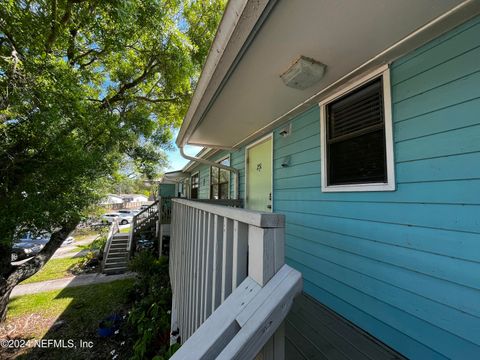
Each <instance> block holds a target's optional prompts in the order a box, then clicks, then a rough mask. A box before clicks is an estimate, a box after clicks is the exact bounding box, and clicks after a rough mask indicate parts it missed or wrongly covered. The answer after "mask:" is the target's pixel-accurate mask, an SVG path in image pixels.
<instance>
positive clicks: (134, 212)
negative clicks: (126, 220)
mask: <svg viewBox="0 0 480 360" xmlns="http://www.w3.org/2000/svg"><path fill="white" fill-rule="evenodd" d="M117 212H118V213H119V214H120V216H121V215H124V216H125V215H126V216H135V215H137V214H138V213H139V212H140V210H132V209H130V210H127V209H123V210H118V211H117Z"/></svg>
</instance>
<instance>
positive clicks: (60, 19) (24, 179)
mask: <svg viewBox="0 0 480 360" xmlns="http://www.w3.org/2000/svg"><path fill="white" fill-rule="evenodd" d="M223 6H224V0H191V1H188V0H39V1H34V0H30V1H28V0H24V1H20V0H4V1H2V5H1V7H0V321H2V320H4V319H5V314H6V307H7V303H8V298H9V295H10V292H11V290H12V289H13V287H14V286H15V285H16V284H17V283H18V282H20V281H22V280H23V279H25V278H27V277H29V276H31V275H33V274H34V273H35V272H36V271H38V270H39V269H40V268H41V266H43V264H44V263H45V262H46V261H48V259H49V258H50V257H51V255H52V254H53V252H54V251H55V250H56V249H57V248H58V246H60V244H61V243H62V242H63V240H64V239H65V237H66V236H67V235H68V234H69V233H70V232H71V231H72V230H73V229H74V228H75V226H76V224H77V223H78V221H79V219H80V218H81V216H82V214H84V212H85V210H86V209H87V208H88V207H89V206H90V205H91V204H92V203H94V202H95V201H96V200H97V199H98V198H99V196H101V195H102V191H101V190H102V185H103V184H104V183H105V182H106V181H108V179H109V178H110V179H111V177H112V176H113V175H114V174H115V173H116V172H117V171H118V170H119V167H120V166H121V164H123V163H125V162H128V163H129V164H130V166H134V167H135V169H136V171H138V172H141V173H144V174H145V176H147V177H148V176H152V175H154V173H155V171H156V170H158V164H162V163H164V162H165V156H164V154H163V153H162V151H161V150H162V148H165V147H166V146H168V144H169V142H170V140H171V137H172V129H173V128H174V127H176V126H178V125H179V124H180V122H181V119H182V117H183V115H184V113H185V111H186V109H187V106H188V101H189V99H190V96H191V94H192V88H193V87H194V85H195V81H196V79H197V77H198V74H199V71H200V68H201V65H202V62H203V61H204V59H205V56H206V54H207V52H208V47H209V46H210V43H211V40H212V38H213V34H214V33H215V29H216V26H217V24H218V22H219V20H220V16H221V11H222V9H223ZM24 229H37V230H48V231H50V232H52V233H53V235H52V237H51V240H50V242H49V243H48V244H47V245H46V246H45V248H44V249H43V250H42V252H41V253H40V254H39V255H37V256H36V257H35V258H33V259H32V260H30V261H28V262H27V263H25V264H23V265H20V266H12V265H11V264H10V253H11V247H12V241H13V240H14V238H15V236H16V234H18V233H19V232H21V231H22V230H24Z"/></svg>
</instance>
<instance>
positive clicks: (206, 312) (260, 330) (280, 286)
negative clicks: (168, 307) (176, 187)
mask: <svg viewBox="0 0 480 360" xmlns="http://www.w3.org/2000/svg"><path fill="white" fill-rule="evenodd" d="M172 206H173V208H172V234H171V240H170V278H171V283H172V291H173V306H172V307H173V309H172V329H173V330H176V329H177V328H178V330H179V335H180V337H181V341H182V343H183V345H182V347H181V348H180V350H179V351H178V352H177V353H176V354H175V355H174V357H173V358H172V359H192V360H193V359H215V358H224V359H233V358H236V359H252V358H254V357H255V355H257V354H258V353H259V352H260V351H261V350H262V348H263V349H264V350H263V352H262V354H263V358H264V359H265V358H271V359H273V358H275V359H279V360H280V359H282V358H283V336H281V334H279V335H278V336H273V334H274V333H275V331H276V330H277V328H279V327H280V325H281V323H282V321H283V319H284V317H285V316H286V314H287V313H288V310H289V308H290V306H291V303H292V301H293V298H294V296H295V295H296V294H298V293H299V292H300V291H301V288H302V280H301V275H300V273H298V272H297V271H295V270H293V269H291V268H290V267H288V266H287V265H284V226H285V218H284V216H283V215H281V214H273V213H260V212H255V211H249V210H244V209H238V208H232V207H226V206H218V205H212V204H207V203H202V202H195V201H188V200H183V199H174V200H173V205H172ZM212 314H213V315H212ZM207 319H208V320H207ZM280 331H281V328H280ZM274 339H275V340H274ZM275 341H276V343H275ZM266 344H267V346H266V347H264V345H266ZM274 354H275V355H274Z"/></svg>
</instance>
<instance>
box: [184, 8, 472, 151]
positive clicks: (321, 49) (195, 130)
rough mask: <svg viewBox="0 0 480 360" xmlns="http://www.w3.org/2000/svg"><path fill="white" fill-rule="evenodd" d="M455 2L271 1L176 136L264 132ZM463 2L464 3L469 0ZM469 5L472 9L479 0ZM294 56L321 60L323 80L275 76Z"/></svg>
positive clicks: (231, 137)
mask: <svg viewBox="0 0 480 360" xmlns="http://www.w3.org/2000/svg"><path fill="white" fill-rule="evenodd" d="M461 3H462V1H460V0H436V1H431V0H402V1H385V0H362V1H352V0H302V1H291V0H278V1H277V4H276V5H275V6H274V7H273V9H272V10H271V12H270V15H269V16H268V18H267V19H266V20H265V22H264V23H263V26H262V27H261V28H260V30H259V31H258V32H257V34H256V36H255V38H254V41H252V42H251V43H250V45H249V47H248V48H247V50H246V51H245V53H244V54H243V57H242V59H241V61H240V62H239V63H238V65H237V66H236V68H235V69H234V70H233V71H232V72H231V73H230V76H229V78H228V79H227V78H225V79H224V82H223V87H221V88H217V86H216V85H215V87H216V89H215V90H216V96H213V97H212V99H213V100H212V99H202V100H204V101H205V100H207V101H208V102H209V106H207V107H206V109H207V110H201V109H200V108H199V109H192V108H191V109H190V110H189V114H191V115H190V118H187V119H186V121H185V122H184V126H183V127H182V131H181V132H180V134H181V136H180V138H179V139H177V142H178V143H181V144H184V143H189V144H202V145H205V146H209V147H224V148H234V147H238V146H240V145H243V144H245V143H248V142H249V141H250V139H251V138H252V136H253V135H252V134H255V135H260V134H261V132H266V131H268V130H269V128H268V126H269V125H270V126H272V122H274V121H276V122H277V124H279V123H281V122H282V121H286V120H288V118H289V117H292V116H293V115H295V111H293V112H291V113H289V114H287V113H288V112H289V111H291V110H292V109H293V108H295V107H296V106H297V105H298V104H300V103H302V102H305V101H306V100H307V99H310V102H309V103H307V104H305V105H304V107H303V108H305V107H308V106H311V104H314V103H315V102H317V101H318V100H320V99H321V97H322V95H318V94H319V92H321V91H322V90H323V89H326V88H328V86H329V85H331V84H333V83H335V82H337V81H338V80H339V79H342V78H343V77H344V76H345V75H347V74H350V73H352V72H353V71H354V70H355V69H357V68H358V67H359V66H360V65H362V64H364V63H366V62H367V61H369V60H371V59H372V58H374V57H375V56H377V55H378V54H380V53H382V52H384V51H385V50H386V49H388V48H389V47H391V46H392V45H394V44H396V43H397V42H399V41H400V40H402V39H404V38H405V37H407V36H408V35H410V34H412V33H413V32H415V31H416V30H417V29H419V28H420V27H422V26H424V25H425V24H427V23H429V22H430V21H432V20H434V19H436V18H437V17H439V16H441V15H442V14H445V13H446V12H448V11H450V10H451V9H453V8H454V7H456V6H457V5H459V4H461ZM467 3H469V4H467ZM466 4H467V5H469V6H471V2H464V5H465V6H466ZM476 8H477V10H476V11H478V3H477V6H476ZM470 10H471V9H470ZM464 13H465V11H464ZM473 15H474V13H472V14H471V16H473ZM464 19H465V14H463V15H462V17H459V16H457V18H456V19H454V20H452V21H443V20H442V22H440V23H441V24H440V25H439V26H436V27H435V26H434V27H433V29H430V30H429V33H428V35H427V36H425V35H423V36H421V37H420V38H419V39H418V37H417V40H416V41H415V42H408V46H406V47H405V46H404V47H403V48H402V49H401V51H402V52H403V53H404V52H406V51H409V50H411V49H412V48H413V47H416V46H419V45H420V43H421V42H425V41H427V40H429V39H431V38H433V37H434V36H436V35H438V34H439V33H441V32H443V31H446V30H448V29H449V28H451V27H453V26H455V25H456V24H457V23H459V22H461V21H463V20H464ZM240 21H241V20H240ZM237 27H238V25H237ZM300 55H304V56H308V57H311V58H313V59H315V60H318V61H320V62H322V63H324V64H326V65H327V70H326V73H325V76H324V77H323V79H322V80H321V81H320V82H318V83H317V84H315V85H313V86H312V87H310V88H308V89H306V90H297V89H293V88H289V87H287V86H285V85H284V84H283V82H282V80H281V79H280V74H282V73H283V72H284V71H285V70H286V69H287V68H288V67H289V66H290V65H291V64H292V63H293V62H294V61H295V60H296V59H297V58H298V57H299V56H300ZM399 55H401V54H399V53H398V51H397V52H396V53H395V52H394V53H390V54H388V56H383V57H379V58H378V59H377V60H376V63H375V62H374V63H372V64H370V65H368V66H370V67H374V66H376V65H378V64H380V63H382V62H388V61H391V60H392V58H393V57H394V56H396V57H398V56H399ZM221 61H222V60H220V63H221ZM216 66H217V65H216ZM208 86H213V85H211V83H210V84H209V85H208ZM208 86H207V89H208ZM211 90H212V89H210V90H209V91H210V93H212V91H211ZM316 94H317V95H318V96H317V95H316ZM196 95H197V96H200V95H199V94H196ZM197 104H198V102H197ZM303 108H302V107H300V108H298V109H297V112H298V111H300V110H302V109H303Z"/></svg>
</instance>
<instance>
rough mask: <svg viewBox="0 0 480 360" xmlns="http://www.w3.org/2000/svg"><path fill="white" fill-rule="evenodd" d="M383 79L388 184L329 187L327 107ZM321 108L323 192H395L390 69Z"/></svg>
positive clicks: (365, 79) (340, 93) (363, 80)
mask: <svg viewBox="0 0 480 360" xmlns="http://www.w3.org/2000/svg"><path fill="white" fill-rule="evenodd" d="M380 76H381V77H382V79H383V81H382V82H383V84H382V85H383V104H384V121H385V153H386V164H387V182H386V183H383V182H382V183H365V184H351V185H328V177H327V171H328V166H327V165H328V164H327V151H326V149H327V134H326V128H327V125H326V122H327V119H326V106H327V105H328V104H329V103H331V102H332V101H334V100H336V99H338V98H340V97H341V96H344V95H347V94H348V93H349V92H351V91H354V90H356V89H357V88H358V87H360V86H362V85H364V84H365V83H367V82H369V81H371V80H374V79H375V78H378V77H380ZM318 105H319V106H320V144H321V145H320V156H321V163H322V176H321V178H322V192H357V191H395V188H396V186H395V161H394V156H393V153H394V151H393V130H392V128H393V125H392V94H391V85H390V69H389V67H388V65H384V66H382V67H380V68H378V69H376V70H374V71H372V72H370V73H368V74H367V75H365V76H363V77H362V78H360V79H358V80H356V81H354V82H352V83H351V84H349V85H348V86H347V87H346V88H343V89H342V90H340V91H338V92H336V93H335V94H333V95H331V96H329V97H328V98H326V99H324V100H322V101H321V102H320V103H319V104H318Z"/></svg>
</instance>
